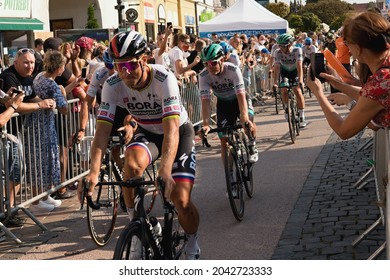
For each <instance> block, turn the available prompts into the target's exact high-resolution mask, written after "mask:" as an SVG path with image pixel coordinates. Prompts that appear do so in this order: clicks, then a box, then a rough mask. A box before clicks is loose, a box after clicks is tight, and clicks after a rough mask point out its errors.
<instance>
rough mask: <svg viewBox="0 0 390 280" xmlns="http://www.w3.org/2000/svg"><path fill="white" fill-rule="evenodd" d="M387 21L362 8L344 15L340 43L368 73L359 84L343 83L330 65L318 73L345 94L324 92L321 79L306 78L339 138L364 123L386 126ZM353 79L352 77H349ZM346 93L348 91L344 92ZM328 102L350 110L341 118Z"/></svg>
mask: <svg viewBox="0 0 390 280" xmlns="http://www.w3.org/2000/svg"><path fill="white" fill-rule="evenodd" d="M389 36H390V23H389V22H388V21H387V20H386V19H384V18H383V17H382V16H381V15H380V14H376V13H372V12H364V13H361V14H359V15H356V16H354V17H351V18H348V19H346V21H345V22H344V25H343V39H344V43H345V44H346V45H347V46H348V47H349V49H350V51H351V53H352V55H353V56H354V57H355V58H357V59H358V60H359V63H360V64H365V65H367V66H368V68H369V70H370V72H371V73H373V74H371V75H370V76H369V77H368V79H367V81H365V79H364V81H365V83H364V84H363V86H362V87H361V88H360V87H353V86H352V85H350V84H347V83H344V82H343V81H342V80H341V78H340V77H339V76H338V75H337V73H336V72H335V71H334V69H330V70H329V71H328V73H321V74H320V76H321V77H323V78H325V79H326V80H328V81H329V82H330V83H331V84H332V85H333V86H334V87H335V88H337V89H339V90H341V91H343V92H344V93H346V94H340V93H335V94H331V95H329V96H328V98H327V97H326V96H325V95H324V92H323V87H322V84H321V82H320V81H319V80H318V79H317V78H316V79H315V81H311V79H308V86H309V87H310V89H311V90H312V91H313V93H314V95H315V96H316V98H317V99H318V102H319V104H320V105H321V108H322V110H323V111H324V114H325V117H326V119H327V120H328V123H329V125H330V126H331V127H332V129H333V130H334V131H335V132H336V133H337V134H338V135H339V137H340V138H342V139H348V138H350V137H352V136H354V135H356V134H357V133H358V132H359V131H361V130H362V129H364V127H366V126H367V125H369V124H370V125H371V127H372V128H375V127H378V126H380V127H389V126H390V105H389V104H390V99H389V98H390V97H389V94H388V89H389V88H390V57H389V55H390V44H389V42H390V40H389ZM351 82H353V81H351ZM347 94H348V95H347ZM332 104H337V105H342V104H344V105H347V107H348V109H350V110H351V112H350V113H349V115H348V116H347V117H346V118H345V119H343V118H342V117H341V116H340V115H339V114H338V113H337V111H336V110H335V109H334V108H333V106H331V105H332Z"/></svg>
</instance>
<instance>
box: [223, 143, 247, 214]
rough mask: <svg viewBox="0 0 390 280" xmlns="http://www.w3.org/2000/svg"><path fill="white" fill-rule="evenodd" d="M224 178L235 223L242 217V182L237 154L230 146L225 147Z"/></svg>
mask: <svg viewBox="0 0 390 280" xmlns="http://www.w3.org/2000/svg"><path fill="white" fill-rule="evenodd" d="M225 177H226V186H227V193H228V197H229V202H230V207H231V208H232V211H233V215H234V217H235V218H236V220H237V221H242V219H243V217H244V190H243V189H244V182H243V181H242V178H243V176H242V173H241V170H240V167H239V164H238V159H237V154H235V153H234V152H233V148H232V147H231V146H229V147H226V154H225Z"/></svg>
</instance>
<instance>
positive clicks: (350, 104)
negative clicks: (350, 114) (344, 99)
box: [345, 100, 356, 111]
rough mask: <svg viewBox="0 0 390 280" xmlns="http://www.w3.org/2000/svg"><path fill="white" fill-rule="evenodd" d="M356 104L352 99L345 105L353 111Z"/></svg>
mask: <svg viewBox="0 0 390 280" xmlns="http://www.w3.org/2000/svg"><path fill="white" fill-rule="evenodd" d="M355 105H356V101H355V100H352V101H351V102H349V103H347V105H345V106H347V109H348V110H350V111H351V110H352V108H353V106H355Z"/></svg>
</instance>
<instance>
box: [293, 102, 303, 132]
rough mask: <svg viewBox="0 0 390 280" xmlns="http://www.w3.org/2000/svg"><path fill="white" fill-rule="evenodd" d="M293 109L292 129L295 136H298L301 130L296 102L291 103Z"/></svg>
mask: <svg viewBox="0 0 390 280" xmlns="http://www.w3.org/2000/svg"><path fill="white" fill-rule="evenodd" d="M293 108H294V116H295V118H294V128H295V134H296V135H297V136H299V133H300V130H301V121H300V118H299V110H298V107H297V102H296V101H295V100H294V102H293Z"/></svg>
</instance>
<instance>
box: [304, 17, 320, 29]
mask: <svg viewBox="0 0 390 280" xmlns="http://www.w3.org/2000/svg"><path fill="white" fill-rule="evenodd" d="M302 23H303V31H317V30H318V29H319V28H320V24H321V20H320V19H319V18H318V17H317V16H316V15H315V14H313V13H305V14H303V15H302Z"/></svg>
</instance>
